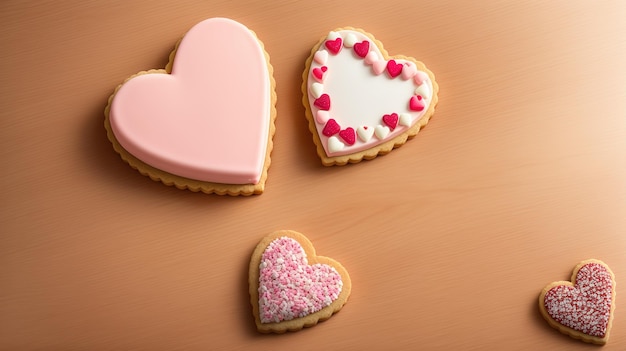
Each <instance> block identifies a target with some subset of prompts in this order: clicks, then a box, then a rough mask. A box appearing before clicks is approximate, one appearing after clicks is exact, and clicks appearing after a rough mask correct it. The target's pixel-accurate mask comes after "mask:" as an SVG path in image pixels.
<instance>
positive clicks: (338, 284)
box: [259, 237, 343, 323]
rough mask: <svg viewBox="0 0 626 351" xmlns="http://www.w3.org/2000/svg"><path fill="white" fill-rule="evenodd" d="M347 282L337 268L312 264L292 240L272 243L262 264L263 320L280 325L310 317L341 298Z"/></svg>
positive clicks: (263, 257) (260, 284)
mask: <svg viewBox="0 0 626 351" xmlns="http://www.w3.org/2000/svg"><path fill="white" fill-rule="evenodd" d="M342 287H343V282H342V280H341V275H339V273H338V272H337V270H335V268H333V267H331V266H329V265H325V264H314V265H308V260H307V257H306V253H305V252H304V249H303V248H302V246H300V244H299V243H298V242H297V241H296V240H294V239H292V238H289V237H281V238H278V239H275V240H274V241H272V242H271V243H270V244H269V245H268V246H267V248H266V249H265V251H264V252H263V254H262V255H261V263H260V265H259V317H260V319H261V322H262V323H278V322H281V321H288V320H292V319H294V318H300V317H304V316H307V315H309V314H311V313H315V312H317V311H319V310H321V309H322V308H324V307H326V306H329V305H330V304H331V303H332V302H333V301H334V300H336V299H337V297H339V294H340V293H341V289H342Z"/></svg>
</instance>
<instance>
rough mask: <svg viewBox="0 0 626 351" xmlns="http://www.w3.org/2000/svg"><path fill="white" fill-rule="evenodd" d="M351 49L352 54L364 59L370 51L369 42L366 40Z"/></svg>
mask: <svg viewBox="0 0 626 351" xmlns="http://www.w3.org/2000/svg"><path fill="white" fill-rule="evenodd" d="M353 48H354V52H355V53H356V54H357V55H359V57H365V56H367V53H369V51H370V42H369V41H367V40H363V41H362V42H360V43H356V44H354V47H353Z"/></svg>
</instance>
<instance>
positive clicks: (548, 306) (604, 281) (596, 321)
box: [539, 259, 615, 345]
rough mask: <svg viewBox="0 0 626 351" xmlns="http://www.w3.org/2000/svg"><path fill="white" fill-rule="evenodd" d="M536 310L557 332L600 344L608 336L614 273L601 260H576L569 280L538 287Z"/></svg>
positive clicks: (613, 305) (611, 315)
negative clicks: (576, 262) (539, 292)
mask: <svg viewBox="0 0 626 351" xmlns="http://www.w3.org/2000/svg"><path fill="white" fill-rule="evenodd" d="M539 310H540V311H541V314H542V315H543V317H544V318H545V319H546V320H547V321H548V323H549V324H550V325H551V326H552V327H554V328H556V329H558V330H559V331H560V332H562V333H564V334H567V335H569V336H571V337H573V338H575V339H581V340H582V341H585V342H588V343H594V344H600V345H603V344H605V343H606V342H607V341H608V339H609V332H610V331H611V325H612V321H613V311H614V310H615V276H614V275H613V272H612V271H611V269H610V268H609V266H607V265H606V263H604V262H602V261H599V260H595V259H589V260H585V261H583V262H580V263H579V264H578V265H577V266H576V267H575V268H574V272H573V273H572V278H571V281H556V282H552V283H550V284H548V285H547V286H546V287H545V288H544V289H543V290H542V291H541V294H540V295H539Z"/></svg>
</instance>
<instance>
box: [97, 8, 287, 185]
mask: <svg viewBox="0 0 626 351" xmlns="http://www.w3.org/2000/svg"><path fill="white" fill-rule="evenodd" d="M272 73H273V69H272V66H271V65H270V62H269V55H268V54H267V52H266V51H265V50H264V48H263V44H262V43H261V41H260V40H259V39H258V38H257V36H256V34H255V33H254V32H252V31H251V30H249V29H248V28H246V27H245V26H244V25H242V24H241V23H238V22H235V21H233V20H230V19H226V18H211V19H207V20H204V21H202V22H200V23H198V24H196V25H195V26H194V27H193V28H191V29H190V30H189V31H188V32H187V33H186V34H185V36H184V37H183V38H182V39H181V40H180V42H179V43H178V44H177V46H176V48H175V49H174V51H173V52H172V54H171V55H170V62H169V63H168V64H167V66H166V68H165V69H158V70H149V71H142V72H139V73H137V74H135V75H133V76H131V77H130V78H128V79H126V81H124V82H123V83H122V84H120V85H119V86H118V87H117V88H116V89H115V92H114V93H113V94H112V95H111V97H110V98H109V103H108V105H107V107H106V109H105V127H106V129H107V135H108V137H109V140H110V141H111V142H112V143H113V146H114V148H115V150H116V151H117V152H118V153H119V154H120V155H121V157H122V159H124V160H125V161H126V162H128V163H129V164H130V165H131V166H132V167H133V168H135V169H137V170H139V172H140V173H141V174H143V175H147V176H149V177H150V178H152V179H153V180H156V181H161V182H163V183H164V184H166V185H174V186H176V187H178V188H181V189H190V190H192V191H203V192H205V193H217V194H220V195H222V194H229V195H251V194H260V193H262V192H263V190H264V187H265V182H266V179H267V170H268V168H269V165H270V153H271V150H272V138H273V136H274V130H275V127H274V120H275V118H276V108H275V103H276V93H275V82H274V78H273V76H272Z"/></svg>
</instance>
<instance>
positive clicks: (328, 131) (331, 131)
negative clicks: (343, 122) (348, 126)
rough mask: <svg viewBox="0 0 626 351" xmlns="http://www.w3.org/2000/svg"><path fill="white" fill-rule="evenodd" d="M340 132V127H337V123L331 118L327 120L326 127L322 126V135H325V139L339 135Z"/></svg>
mask: <svg viewBox="0 0 626 351" xmlns="http://www.w3.org/2000/svg"><path fill="white" fill-rule="evenodd" d="M340 130H341V127H340V126H339V124H338V123H337V121H335V120H334V119H332V118H331V119H329V120H328V122H326V125H325V126H324V130H322V134H324V135H326V136H327V137H330V136H333V135H335V134H337V133H339V131H340Z"/></svg>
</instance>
